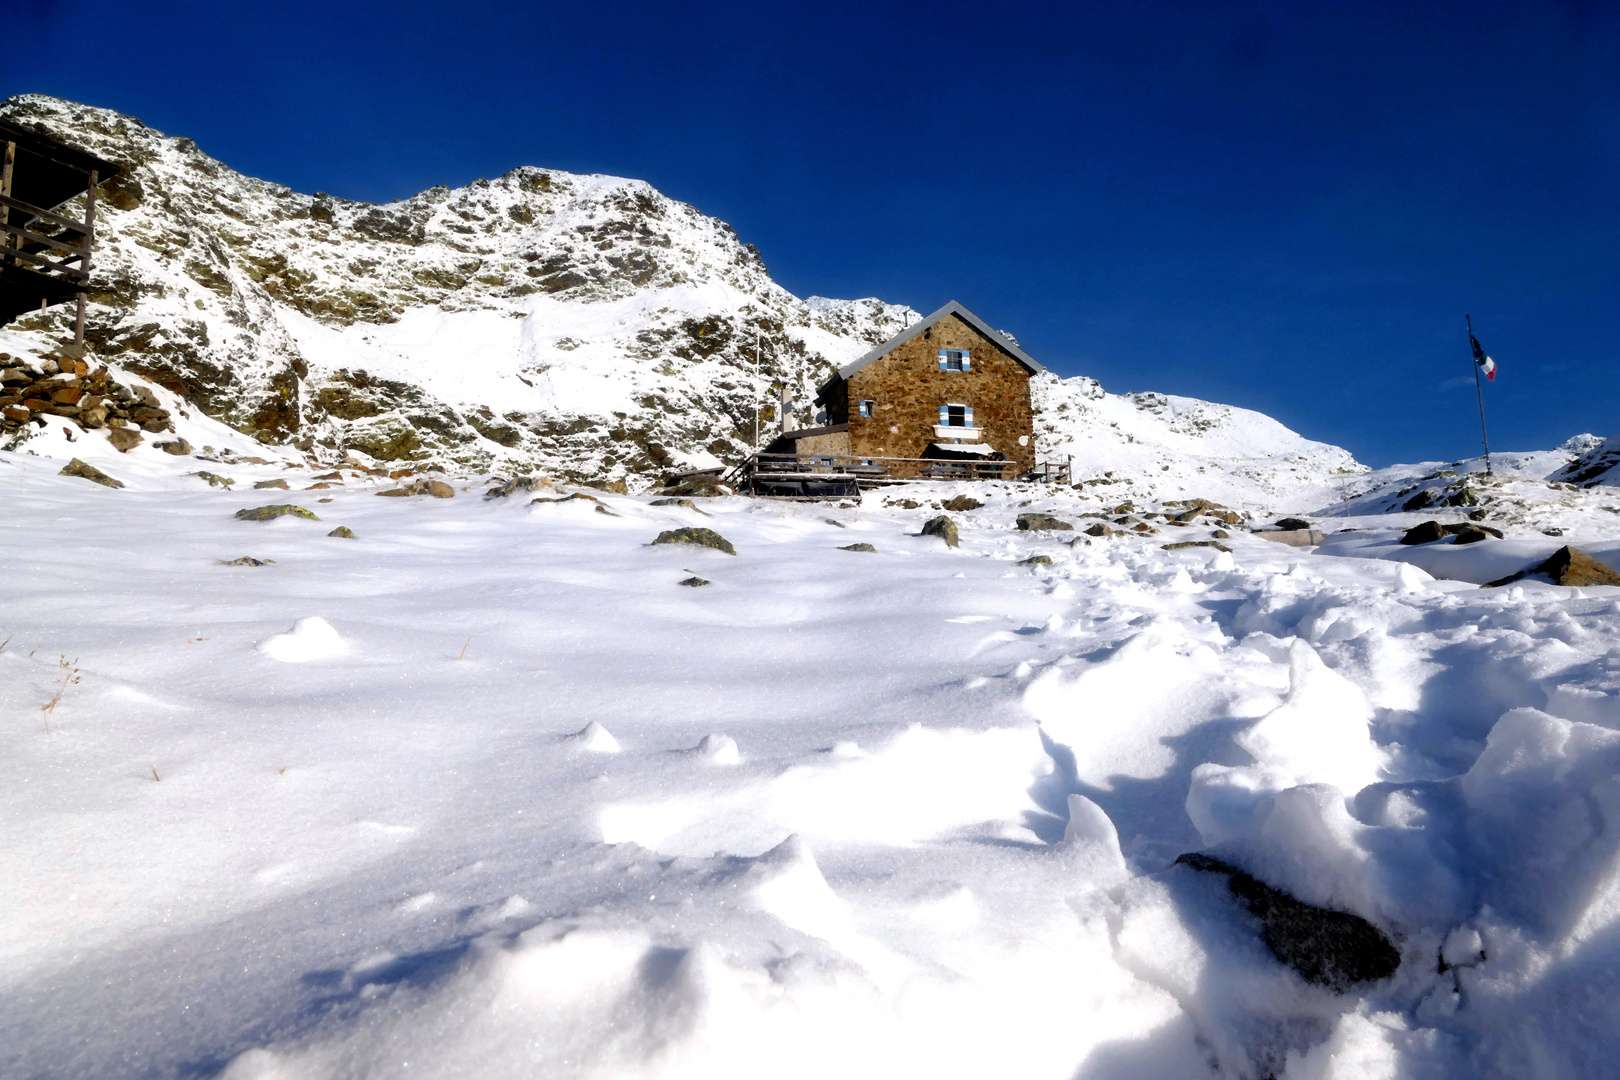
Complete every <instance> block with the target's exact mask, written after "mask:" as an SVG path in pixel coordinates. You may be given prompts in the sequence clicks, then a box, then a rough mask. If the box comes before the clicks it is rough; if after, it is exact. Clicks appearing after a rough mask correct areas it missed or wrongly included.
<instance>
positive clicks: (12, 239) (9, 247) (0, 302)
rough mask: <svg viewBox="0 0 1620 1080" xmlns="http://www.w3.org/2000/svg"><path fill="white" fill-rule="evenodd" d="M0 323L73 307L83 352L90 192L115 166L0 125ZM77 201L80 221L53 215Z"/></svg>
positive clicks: (92, 208) (76, 347) (91, 236)
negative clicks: (80, 205)
mask: <svg viewBox="0 0 1620 1080" xmlns="http://www.w3.org/2000/svg"><path fill="white" fill-rule="evenodd" d="M0 153H3V157H0V323H6V322H10V321H11V320H12V319H14V318H16V317H17V316H19V315H22V314H24V313H26V312H29V311H37V310H39V309H40V308H41V307H45V306H48V305H50V304H56V303H62V302H63V301H66V300H73V301H76V302H77V304H78V312H77V317H76V318H75V320H74V335H73V345H72V346H70V347H69V348H67V349H64V350H63V351H64V352H66V353H69V354H70V355H72V356H75V357H77V356H79V355H81V354H82V353H83V351H84V294H85V291H86V290H87V289H88V288H89V285H90V259H91V254H92V251H93V248H94V246H95V228H96V225H95V222H96V187H97V185H98V184H100V183H101V182H103V181H105V180H108V179H111V178H112V177H113V176H115V175H117V173H118V171H119V170H118V166H116V165H113V164H111V163H109V162H105V161H102V160H101V159H99V158H96V157H93V156H91V155H89V154H85V153H83V152H81V151H78V150H75V149H74V148H72V147H70V146H66V145H63V144H62V143H59V142H57V141H56V140H54V139H50V138H47V137H46V136H43V135H40V134H38V133H37V132H33V131H28V130H26V129H24V128H19V127H17V126H15V125H12V124H8V123H5V122H4V121H0ZM81 194H82V195H85V205H84V216H83V218H81V219H75V218H70V217H65V216H63V215H61V214H57V213H55V212H54V208H55V207H57V206H60V205H61V204H62V203H64V202H67V201H68V200H69V199H72V198H75V197H76V196H78V195H81Z"/></svg>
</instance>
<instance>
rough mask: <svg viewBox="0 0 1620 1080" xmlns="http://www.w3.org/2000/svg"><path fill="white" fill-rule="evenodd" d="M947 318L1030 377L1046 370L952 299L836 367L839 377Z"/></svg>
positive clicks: (849, 373) (847, 376)
mask: <svg viewBox="0 0 1620 1080" xmlns="http://www.w3.org/2000/svg"><path fill="white" fill-rule="evenodd" d="M947 315H958V316H960V317H961V318H962V321H963V322H966V323H967V324H968V325H969V326H971V327H973V328H974V329H975V330H977V331H979V333H981V334H983V335H984V336H985V337H987V338H989V339H990V343H991V344H992V345H994V346H995V347H996V348H998V349H1000V350H1001V351H1002V352H1005V353H1006V354H1007V355H1008V356H1010V357H1012V358H1013V359H1014V360H1017V361H1018V362H1019V363H1020V364H1023V365H1024V366H1025V367H1027V368H1029V371H1030V374H1031V375H1039V374H1041V373H1042V372H1044V371H1045V370H1046V369H1045V368H1044V367H1042V366H1041V365H1040V362H1039V361H1037V360H1036V359H1035V358H1034V357H1033V356H1030V355H1029V354H1028V353H1026V352H1025V351H1024V350H1023V349H1020V348H1019V347H1018V346H1017V345H1014V344H1013V343H1012V342H1011V341H1009V340H1008V339H1007V338H1006V337H1004V336H1003V335H1002V334H1001V332H1000V331H999V330H994V329H992V328H991V326H990V324H989V323H987V322H985V321H984V320H983V319H981V318H979V317H978V316H977V315H975V314H973V312H971V311H969V310H968V309H967V308H965V307H963V306H962V305H961V304H958V303H957V302H956V301H955V300H952V301H951V302H950V303H948V304H946V305H945V306H944V307H942V308H940V309H939V310H938V311H936V312H934V313H933V314H932V315H930V316H928V318H926V319H924V320H923V321H922V322H920V323H916V324H914V325H912V326H908V327H906V328H905V329H904V330H902V331H900V333H898V334H896V335H895V336H894V337H892V338H890V339H889V340H888V341H885V342H884V343H883V344H881V345H879V346H878V347H877V348H875V349H873V350H872V351H871V352H869V353H867V354H866V355H865V356H863V357H861V358H860V359H859V360H857V361H855V362H854V363H853V364H848V365H846V366H844V367H841V368H839V369H838V377H839V378H841V379H847V378H849V377H850V376H851V375H853V374H855V373H856V372H857V371H859V370H861V368H863V367H865V366H866V365H867V364H870V363H871V362H872V361H874V360H877V359H879V358H880V357H883V356H886V355H888V353H889V352H890V351H891V350H893V349H895V348H898V347H899V346H901V345H904V344H905V343H906V342H908V341H910V340H911V339H912V338H914V337H916V336H917V335H918V334H920V333H922V332H923V331H924V330H927V329H929V328H930V327H932V326H933V325H934V324H935V323H937V322H939V321H940V320H941V319H943V318H945V317H946V316H947ZM831 382H832V380H830V379H829V380H828V385H830V384H831ZM822 389H826V387H825V386H824V387H823V388H822Z"/></svg>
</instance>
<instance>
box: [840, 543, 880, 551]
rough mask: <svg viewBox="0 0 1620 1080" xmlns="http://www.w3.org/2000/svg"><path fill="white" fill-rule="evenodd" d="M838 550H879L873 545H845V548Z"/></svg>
mask: <svg viewBox="0 0 1620 1080" xmlns="http://www.w3.org/2000/svg"><path fill="white" fill-rule="evenodd" d="M838 550H839V551H876V550H877V548H875V547H873V546H872V545H871V544H845V545H844V546H843V547H841V548H839V549H838Z"/></svg>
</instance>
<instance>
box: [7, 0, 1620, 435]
mask: <svg viewBox="0 0 1620 1080" xmlns="http://www.w3.org/2000/svg"><path fill="white" fill-rule="evenodd" d="M6 9H7V15H6V21H7V29H8V32H7V35H6V40H7V42H8V45H7V46H6V48H5V60H4V62H3V63H0V96H5V95H9V94H12V93H16V92H21V91H30V90H31V91H41V92H45V93H51V94H57V95H60V96H63V97H68V98H73V99H75V100H79V101H85V102H90V103H93V104H97V105H103V106H107V107H109V108H113V109H118V110H120V111H123V112H126V113H131V114H133V115H136V116H139V117H140V118H141V119H143V120H145V121H146V122H147V123H149V124H152V125H153V126H156V127H159V128H161V129H163V130H165V131H167V132H169V133H171V134H181V135H188V136H190V137H192V138H194V139H195V140H196V141H197V142H198V143H199V144H200V145H201V146H202V148H203V149H204V150H206V151H208V152H209V153H211V154H213V155H214V156H216V157H218V158H220V159H222V160H224V161H225V162H226V163H228V164H229V165H231V166H233V167H234V168H236V169H239V170H241V171H243V172H247V173H251V174H254V175H258V176H262V177H266V178H269V179H273V180H278V181H281V182H283V183H286V184H289V185H291V186H293V187H295V188H298V189H300V190H303V191H311V192H312V191H316V190H323V191H330V192H332V193H334V194H339V195H344V196H348V197H350V198H359V199H370V200H377V201H382V200H387V199H392V198H398V197H402V196H405V195H408V194H410V193H412V192H415V191H417V190H420V189H421V188H424V187H427V186H430V185H432V184H435V183H447V184H452V185H455V184H460V183H465V182H466V181H469V180H472V179H474V178H476V177H479V176H494V175H498V174H499V173H502V172H504V171H506V170H507V169H509V168H511V167H513V166H515V165H519V164H532V165H542V166H548V167H552V168H560V169H567V170H571V171H576V172H603V173H613V174H617V175H622V176H633V177H640V178H643V179H645V180H648V181H649V182H651V183H652V184H653V185H655V186H656V187H658V188H659V189H660V190H662V191H664V192H665V193H667V194H669V195H671V196H674V197H676V198H679V199H683V200H685V201H687V202H690V203H693V204H694V205H696V206H697V207H699V208H700V209H702V210H703V211H705V212H707V213H710V214H714V215H716V216H719V217H721V218H723V219H725V220H726V221H728V222H730V223H731V224H732V225H734V226H735V227H736V229H737V231H738V233H739V234H741V236H742V238H743V239H744V240H749V241H752V242H754V243H755V244H757V245H758V246H759V248H760V250H761V252H762V253H763V254H764V256H765V261H766V264H767V266H768V267H769V268H770V270H771V273H772V274H773V275H774V276H775V277H776V279H777V280H778V281H780V282H781V283H782V284H783V285H785V286H786V287H787V288H789V289H791V290H793V291H794V292H796V293H798V294H800V295H809V294H814V293H819V294H821V295H825V296H845V297H856V296H868V295H875V296H881V297H883V298H885V299H887V300H893V301H901V302H905V303H908V304H911V305H912V306H913V307H916V308H918V309H920V310H922V311H929V310H932V309H933V308H934V307H936V306H938V305H939V303H940V302H941V301H942V300H943V299H944V298H946V297H954V298H956V299H959V300H961V301H962V302H964V303H966V304H967V305H968V306H969V307H971V308H973V309H974V310H975V311H977V312H979V313H980V314H981V315H983V316H984V317H985V318H987V319H988V320H990V321H991V322H992V323H993V324H995V325H998V326H1003V327H1006V328H1008V329H1010V330H1012V331H1013V332H1014V333H1016V334H1017V335H1018V337H1019V339H1020V341H1021V342H1022V343H1023V344H1024V346H1025V347H1026V348H1027V349H1029V351H1030V352H1031V353H1033V354H1034V355H1035V356H1036V357H1038V358H1040V359H1042V360H1043V361H1045V362H1046V363H1047V364H1048V365H1049V366H1050V367H1052V368H1054V369H1055V370H1057V371H1058V372H1060V373H1062V374H1066V375H1067V374H1086V375H1092V376H1095V377H1097V378H1099V379H1101V380H1102V382H1103V384H1104V385H1105V386H1107V387H1108V388H1109V389H1111V390H1142V389H1152V390H1162V391H1165V392H1169V393H1179V394H1188V395H1192V396H1197V397H1204V398H1210V399H1213V400H1217V401H1225V402H1231V403H1233V404H1238V405H1245V406H1249V407H1252V408H1257V409H1261V410H1264V411H1266V412H1269V413H1271V414H1272V415H1274V416H1276V417H1277V418H1278V419H1280V420H1282V421H1284V422H1285V423H1287V424H1289V425H1290V426H1292V427H1294V428H1296V429H1297V430H1299V431H1301V432H1303V433H1305V434H1307V435H1309V436H1311V437H1313V438H1319V439H1324V440H1326V441H1329V442H1335V443H1339V444H1341V445H1343V446H1346V447H1348V448H1350V449H1351V450H1353V451H1354V452H1355V453H1356V454H1357V456H1359V457H1360V458H1362V460H1364V461H1367V462H1368V463H1370V464H1375V465H1377V464H1386V463H1388V462H1390V461H1412V460H1419V459H1425V458H1441V459H1451V458H1458V457H1462V456H1465V455H1472V454H1474V453H1476V452H1477V450H1478V444H1479V431H1478V418H1477V414H1476V412H1475V409H1474V389H1473V382H1472V379H1471V377H1470V370H1471V369H1470V367H1469V360H1468V355H1467V349H1466V339H1465V337H1464V334H1463V326H1462V322H1463V314H1464V313H1465V312H1472V313H1473V315H1474V321H1475V327H1476V330H1477V332H1478V334H1479V336H1480V338H1481V339H1482V341H1483V342H1484V343H1485V346H1486V348H1487V349H1489V350H1490V351H1491V352H1492V353H1493V354H1494V355H1495V357H1496V358H1497V360H1498V362H1499V363H1500V365H1501V371H1500V374H1499V375H1498V378H1497V382H1496V385H1494V386H1491V387H1488V388H1487V393H1488V400H1487V407H1488V408H1489V410H1490V420H1491V428H1492V435H1493V445H1494V446H1496V447H1497V448H1498V449H1502V450H1510V449H1535V448H1545V447H1550V446H1553V445H1556V444H1557V443H1558V442H1561V441H1562V440H1563V439H1564V438H1566V437H1567V436H1569V435H1571V434H1574V433H1576V432H1580V431H1595V432H1598V433H1600V434H1612V433H1615V432H1616V430H1617V429H1620V423H1617V422H1616V421H1617V419H1620V387H1617V382H1620V379H1617V376H1620V346H1617V336H1616V335H1617V327H1616V323H1617V321H1620V310H1617V308H1620V304H1617V301H1620V210H1617V205H1620V4H1613V3H1596V2H1565V3H1554V2H1551V0H1547V2H1542V3H1524V4H1500V3H1488V2H1486V3H1480V2H1474V3H1468V4H1461V3H1456V4H1453V3H1443V2H1429V3H1406V4H1379V3H1370V2H1343V3H1315V4H1313V3H1304V2H1295V3H1286V4H1263V3H1231V4H1219V3H1210V2H1186V3H1176V2H1156V3H1155V2H1149V3H1126V2H1123V0H1118V2H1114V3H1106V4H1051V5H1039V4H1016V5H1015V4H995V3H977V4H972V5H964V6H963V7H961V8H960V9H955V8H953V7H952V6H951V5H949V4H940V3H936V4H927V5H923V4H916V5H899V4H869V3H824V4H818V5H813V6H802V7H795V6H792V5H789V4H782V3H778V4H770V3H752V4H738V5H723V4H712V5H702V6H699V5H676V4H667V5H666V4H649V5H629V4H625V5H619V4H597V3H589V2H583V3H557V2H548V3H545V4H533V5H529V4H523V5H517V4H514V5H506V6H503V5H487V4H481V3H476V2H462V3H455V4H447V3H433V4H426V3H416V2H413V0H392V2H390V3H387V4H381V3H376V4H373V3H334V2H327V3H321V4H310V3H303V2H296V0H284V2H280V3H275V4H259V3H248V2H237V3H184V2H169V3H163V4H154V5H145V4H142V3H138V2H123V3H118V4H99V3H82V2H40V0H20V8H19V0H9V2H7V3H6ZM19 10H20V11H21V17H22V24H21V30H20V32H19V30H18V25H17V23H15V22H14V21H13V19H14V18H16V14H17V12H18V11H19Z"/></svg>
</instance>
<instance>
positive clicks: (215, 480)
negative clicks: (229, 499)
mask: <svg viewBox="0 0 1620 1080" xmlns="http://www.w3.org/2000/svg"><path fill="white" fill-rule="evenodd" d="M189 475H191V476H200V477H202V478H203V479H204V480H206V481H208V486H209V487H222V488H229V487H230V486H231V485H232V484H234V483H236V481H235V480H233V479H231V478H230V477H229V476H216V475H215V474H214V473H211V472H207V471H198V472H194V473H191V474H189Z"/></svg>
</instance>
